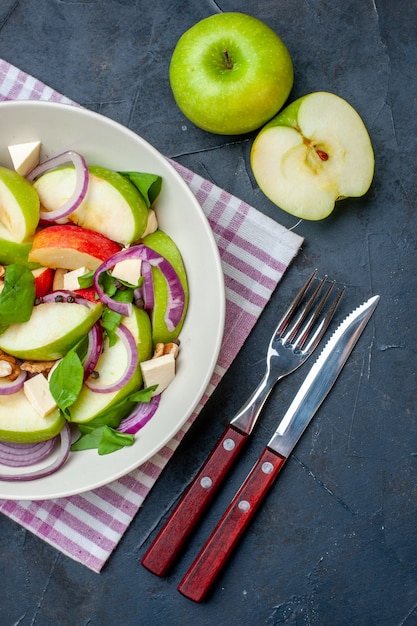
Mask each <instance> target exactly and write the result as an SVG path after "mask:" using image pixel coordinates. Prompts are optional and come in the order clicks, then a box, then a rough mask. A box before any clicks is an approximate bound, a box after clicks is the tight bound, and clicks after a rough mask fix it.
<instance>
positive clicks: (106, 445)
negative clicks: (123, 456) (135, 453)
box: [71, 426, 135, 455]
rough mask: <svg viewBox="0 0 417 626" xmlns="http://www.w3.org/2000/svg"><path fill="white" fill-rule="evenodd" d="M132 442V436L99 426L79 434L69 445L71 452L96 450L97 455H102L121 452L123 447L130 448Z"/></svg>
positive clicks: (133, 439) (133, 438)
mask: <svg viewBox="0 0 417 626" xmlns="http://www.w3.org/2000/svg"><path fill="white" fill-rule="evenodd" d="M134 441H135V437H134V435H129V434H127V433H119V432H118V431H117V430H114V429H113V428H110V427H109V426H100V427H98V428H95V429H93V430H91V432H88V433H83V434H81V436H80V437H79V438H78V439H77V441H75V442H74V443H73V444H72V445H71V450H72V452H79V451H80V450H91V449H93V448H97V450H98V453H99V455H104V454H110V453H112V452H116V451H117V450H121V448H124V447H125V446H131V445H133V443H134Z"/></svg>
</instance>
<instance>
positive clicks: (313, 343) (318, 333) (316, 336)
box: [304, 283, 345, 352]
mask: <svg viewBox="0 0 417 626" xmlns="http://www.w3.org/2000/svg"><path fill="white" fill-rule="evenodd" d="M334 284H335V283H332V285H331V286H330V288H329V290H328V293H327V294H326V299H327V296H328V295H329V293H330V291H331V290H332V289H333V286H334ZM344 293H345V287H343V288H342V289H341V290H340V291H339V293H338V294H337V296H336V298H335V299H334V302H333V304H332V306H331V307H330V308H329V310H328V311H327V313H326V315H325V316H324V317H323V319H322V320H321V322H320V324H319V325H318V327H317V328H316V330H315V332H314V333H313V335H312V336H311V338H310V340H309V342H308V343H307V345H306V346H305V347H304V351H305V352H312V351H313V350H314V349H315V348H316V347H317V345H318V344H319V342H320V340H321V338H322V337H323V335H324V333H325V332H326V330H327V327H328V326H329V324H330V322H331V320H332V318H333V316H334V314H335V311H336V309H337V307H338V306H339V302H340V300H341V299H342V296H343V294H344ZM323 304H324V303H323Z"/></svg>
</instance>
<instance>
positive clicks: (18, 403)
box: [0, 390, 65, 443]
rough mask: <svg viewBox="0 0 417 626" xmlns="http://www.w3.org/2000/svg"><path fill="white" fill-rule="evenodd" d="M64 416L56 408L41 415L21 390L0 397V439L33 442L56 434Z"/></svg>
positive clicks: (61, 425)
mask: <svg viewBox="0 0 417 626" xmlns="http://www.w3.org/2000/svg"><path fill="white" fill-rule="evenodd" d="M64 424H65V418H64V417H63V415H62V414H61V411H60V410H59V409H58V408H57V409H54V410H53V411H51V412H50V413H48V415H46V416H45V417H42V416H41V415H40V414H39V413H38V412H37V411H36V410H35V409H34V408H33V406H32V404H31V403H30V402H29V400H28V399H27V398H26V395H25V393H24V391H23V390H20V391H18V392H17V393H13V394H11V395H8V396H1V398H0V441H9V442H12V443H33V442H36V441H46V440H47V439H52V437H55V436H56V435H58V433H59V432H60V431H61V430H62V428H63V427H64Z"/></svg>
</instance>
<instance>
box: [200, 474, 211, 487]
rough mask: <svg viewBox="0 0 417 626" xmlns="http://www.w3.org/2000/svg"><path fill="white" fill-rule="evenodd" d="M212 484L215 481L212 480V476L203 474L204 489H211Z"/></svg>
mask: <svg viewBox="0 0 417 626" xmlns="http://www.w3.org/2000/svg"><path fill="white" fill-rule="evenodd" d="M212 484H213V481H212V480H211V478H210V476H203V478H202V479H201V480H200V485H201V486H202V487H203V489H210V487H211V486H212Z"/></svg>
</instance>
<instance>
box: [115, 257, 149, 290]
mask: <svg viewBox="0 0 417 626" xmlns="http://www.w3.org/2000/svg"><path fill="white" fill-rule="evenodd" d="M141 270H142V261H141V260H140V259H124V260H123V261H119V263H116V265H115V266H114V268H113V270H112V273H111V275H112V276H113V278H117V279H118V280H122V281H123V282H125V283H129V285H134V286H135V287H136V285H137V284H138V282H139V278H140V273H141Z"/></svg>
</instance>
